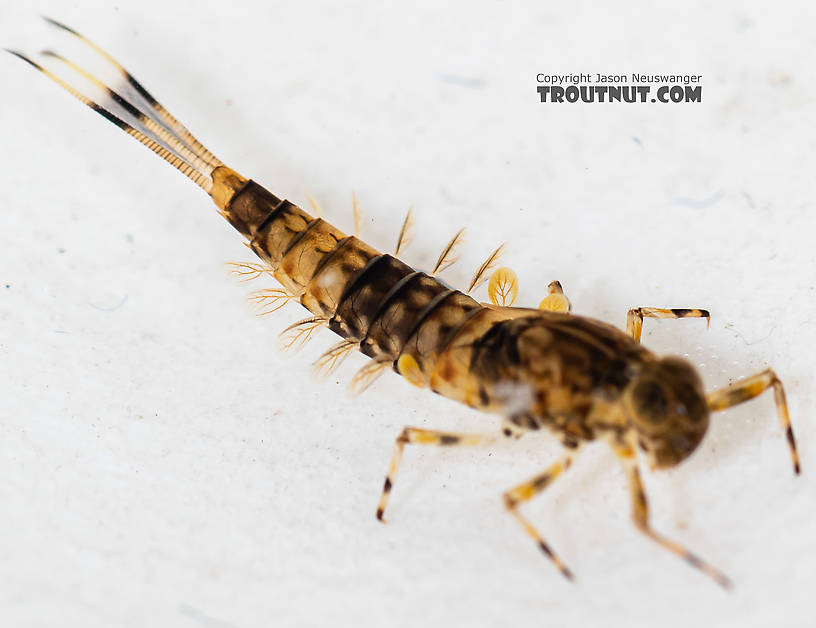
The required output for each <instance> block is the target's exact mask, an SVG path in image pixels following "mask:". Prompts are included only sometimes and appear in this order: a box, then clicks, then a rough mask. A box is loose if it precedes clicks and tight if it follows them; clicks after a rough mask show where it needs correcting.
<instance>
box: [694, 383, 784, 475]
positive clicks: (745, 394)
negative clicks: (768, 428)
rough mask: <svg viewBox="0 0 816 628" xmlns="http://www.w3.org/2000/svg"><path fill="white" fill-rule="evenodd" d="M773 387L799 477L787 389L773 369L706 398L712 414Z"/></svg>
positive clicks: (710, 394) (780, 419)
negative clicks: (786, 395)
mask: <svg viewBox="0 0 816 628" xmlns="http://www.w3.org/2000/svg"><path fill="white" fill-rule="evenodd" d="M771 387H773V389H774V401H775V402H776V414H777V416H778V417H779V425H781V426H782V430H783V431H784V432H785V438H786V439H787V441H788V447H789V448H790V453H791V459H792V460H793V472H794V473H795V474H796V475H799V452H798V451H797V450H796V439H795V438H794V437H793V427H792V426H791V422H790V415H789V414H788V402H787V401H786V399H785V389H784V388H783V387H782V382H780V381H779V378H778V377H777V376H776V373H774V372H773V371H772V370H771V369H767V370H765V371H762V372H761V373H757V374H756V375H752V376H751V377H748V378H747V379H744V380H742V381H741V382H736V383H734V384H731V385H730V386H728V387H726V388H721V389H720V390H715V391H714V392H711V393H709V394H708V395H707V396H706V402H707V403H708V408H709V409H710V410H711V411H712V412H717V411H719V410H725V409H726V408H730V407H732V406H736V405H739V404H741V403H744V402H746V401H749V400H751V399H753V398H754V397H758V396H759V395H761V394H762V393H763V392H765V391H766V390H768V389H769V388H771Z"/></svg>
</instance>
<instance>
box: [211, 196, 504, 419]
mask: <svg viewBox="0 0 816 628" xmlns="http://www.w3.org/2000/svg"><path fill="white" fill-rule="evenodd" d="M224 214H225V215H226V217H227V219H228V220H229V221H230V222H231V223H232V224H233V226H235V227H236V228H237V229H238V230H239V231H241V232H242V233H244V234H245V235H246V236H247V237H248V238H250V246H251V248H252V250H253V251H255V253H256V254H257V255H258V256H259V257H260V258H261V259H262V260H264V262H266V263H267V264H268V265H269V266H270V267H271V268H273V269H274V276H275V278H276V279H278V281H280V283H281V284H283V286H284V287H285V288H286V289H287V290H288V291H289V292H290V293H292V294H294V295H297V296H299V298H300V301H301V303H302V304H303V306H304V307H306V309H308V310H309V311H311V312H312V313H313V314H315V315H316V316H321V317H325V318H326V319H327V321H328V326H329V328H330V329H331V330H332V331H334V332H335V333H337V334H338V335H340V336H341V337H343V338H345V339H348V340H351V341H354V342H357V343H359V348H360V350H361V351H362V352H363V353H364V354H366V355H368V356H370V357H371V358H373V359H375V360H377V361H383V362H385V361H387V362H394V364H395V366H396V361H397V359H398V358H400V356H402V355H409V356H411V358H413V360H414V361H415V362H416V365H417V366H418V367H419V369H418V372H419V373H420V374H421V377H422V380H423V381H417V377H416V372H415V376H414V377H413V378H412V383H415V384H419V385H422V384H425V385H429V386H431V387H432V388H433V389H434V390H437V391H438V392H440V393H442V394H445V395H446V396H450V397H453V398H455V399H457V400H460V401H466V402H468V403H471V405H480V404H479V403H478V400H477V399H470V400H469V399H467V397H468V395H467V394H466V392H465V388H466V387H464V386H463V383H464V379H466V376H467V371H468V364H469V357H468V355H469V351H467V352H465V353H463V352H462V351H458V352H457V351H456V350H455V346H458V345H459V343H454V340H455V339H456V338H458V337H460V336H467V335H468V333H467V332H468V328H469V327H470V326H472V325H476V326H477V327H478V329H479V330H481V331H480V333H483V331H484V322H485V321H484V319H485V316H487V317H488V318H491V317H492V318H496V319H497V320H498V319H500V318H506V317H504V316H499V315H497V314H496V313H495V312H494V313H492V314H491V311H490V310H488V309H486V308H484V307H483V306H482V305H480V304H479V303H478V302H477V301H475V300H474V299H472V298H471V297H469V296H468V295H466V294H463V293H462V292H460V291H458V290H452V289H450V288H448V287H447V286H445V285H444V284H442V283H441V282H439V281H437V280H436V279H434V278H433V277H431V276H428V275H426V274H425V273H422V272H418V271H416V270H414V269H413V268H412V267H410V266H408V265H407V264H405V263H404V262H401V261H400V260H399V259H397V258H395V257H393V256H391V255H387V254H382V253H380V252H378V251H377V250H375V249H373V248H372V247H370V246H368V245H367V244H365V243H364V242H362V241H361V240H359V239H358V238H356V237H354V236H347V235H346V234H344V233H343V232H341V231H340V230H339V229H337V228H335V227H334V226H332V225H330V224H329V223H327V222H325V221H324V220H322V219H320V218H313V217H312V216H310V215H309V214H307V213H306V212H305V211H303V210H302V209H301V208H299V207H297V206H296V205H294V204H292V203H290V202H288V201H285V200H284V201H282V200H280V199H278V198H277V197H275V196H274V195H272V194H271V193H269V192H268V191H267V190H265V189H264V188H262V187H261V186H259V185H258V184H256V183H254V182H252V181H247V182H246V183H244V184H243V185H242V186H240V187H238V188H237V189H236V191H235V193H234V195H233V196H232V198H231V199H230V200H229V202H228V203H226V204H225V207H224ZM477 323H480V324H477ZM449 348H450V349H451V350H450V351H448V349H449ZM466 353H467V355H466ZM439 365H443V366H444V369H438V368H437V366H439Z"/></svg>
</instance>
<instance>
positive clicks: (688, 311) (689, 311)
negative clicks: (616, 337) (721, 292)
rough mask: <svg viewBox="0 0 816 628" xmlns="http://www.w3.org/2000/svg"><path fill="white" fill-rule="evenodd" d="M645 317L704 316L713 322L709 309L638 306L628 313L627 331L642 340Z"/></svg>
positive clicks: (708, 321) (636, 338)
mask: <svg viewBox="0 0 816 628" xmlns="http://www.w3.org/2000/svg"><path fill="white" fill-rule="evenodd" d="M644 318H704V319H706V321H707V323H708V324H709V325H710V324H711V314H709V313H708V310H701V309H698V308H662V307H638V308H635V309H633V310H629V311H628V312H627V313H626V333H627V334H629V335H630V336H632V338H634V339H635V340H637V341H638V342H640V331H641V329H642V328H643V319H644Z"/></svg>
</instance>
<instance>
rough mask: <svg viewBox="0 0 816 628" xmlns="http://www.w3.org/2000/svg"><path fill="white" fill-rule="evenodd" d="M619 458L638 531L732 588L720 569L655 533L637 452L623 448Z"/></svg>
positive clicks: (726, 586)
mask: <svg viewBox="0 0 816 628" xmlns="http://www.w3.org/2000/svg"><path fill="white" fill-rule="evenodd" d="M616 453H617V455H618V458H619V459H620V460H621V462H622V463H623V466H624V469H625V470H626V473H627V475H628V476H629V491H630V493H631V499H632V519H633V520H634V522H635V525H636V526H637V528H638V530H640V531H641V532H643V534H645V535H646V536H648V537H649V538H650V539H652V540H653V541H654V542H655V543H657V544H658V545H660V546H662V547H665V548H666V549H667V550H669V551H670V552H671V553H672V554H674V555H675V556H679V557H680V558H682V559H683V560H685V561H686V562H687V563H688V564H689V565H691V566H692V567H695V568H697V569H699V570H700V571H702V572H703V573H704V574H705V575H707V576H708V577H709V578H711V579H712V580H714V581H715V582H716V583H717V584H719V585H720V586H721V587H723V588H725V589H729V588H731V580H730V579H729V578H728V576H726V575H725V574H724V573H722V572H721V571H720V570H719V569H716V568H715V567H713V566H711V565H709V564H708V563H706V562H705V561H703V560H702V559H700V558H699V557H697V556H696V555H695V554H692V553H691V552H690V551H689V550H687V549H686V548H685V547H683V546H682V545H680V544H679V543H676V542H675V541H672V540H671V539H667V538H666V537H664V536H661V535H660V534H658V533H657V532H655V531H654V530H653V529H652V527H651V525H650V524H649V504H648V501H647V500H646V492H645V491H644V490H643V482H642V481H641V479H640V472H639V471H638V467H637V462H636V459H635V450H634V448H631V447H622V448H618V449H617V450H616Z"/></svg>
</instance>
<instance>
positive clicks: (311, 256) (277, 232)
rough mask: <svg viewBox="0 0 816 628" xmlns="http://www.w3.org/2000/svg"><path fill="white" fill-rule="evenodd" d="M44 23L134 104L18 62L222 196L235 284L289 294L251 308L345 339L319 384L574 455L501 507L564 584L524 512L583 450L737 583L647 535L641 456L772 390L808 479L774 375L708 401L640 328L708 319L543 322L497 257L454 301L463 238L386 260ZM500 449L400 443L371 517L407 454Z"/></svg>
mask: <svg viewBox="0 0 816 628" xmlns="http://www.w3.org/2000/svg"><path fill="white" fill-rule="evenodd" d="M48 21H49V22H50V23H51V24H53V25H54V26H56V27H58V28H60V29H62V30H63V31H66V32H67V33H70V34H71V35H73V36H75V37H76V38H78V39H79V40H81V41H82V42H84V44H85V45H87V46H89V47H90V48H91V49H92V50H94V51H95V52H96V53H97V54H99V55H101V57H102V58H103V59H105V60H106V62H107V63H108V64H109V65H110V66H111V67H112V68H113V69H114V70H115V71H117V72H118V75H119V76H120V77H121V80H122V84H123V88H125V89H127V90H128V91H129V92H130V94H131V95H132V96H131V97H125V96H123V95H122V93H121V92H116V91H114V90H113V89H111V88H110V87H108V86H107V85H105V84H104V83H103V82H102V81H100V80H99V79H97V78H96V77H95V76H94V75H92V74H91V73H89V72H88V71H86V70H85V69H83V68H82V67H80V66H79V65H76V64H75V63H73V62H71V61H69V60H67V59H65V58H64V57H62V56H60V55H58V54H57V53H55V52H51V51H45V52H43V53H42V58H43V60H42V61H40V62H38V61H35V60H34V59H33V58H32V57H30V56H26V55H23V54H22V53H19V52H16V51H9V52H11V53H12V54H14V55H16V56H17V57H19V58H21V59H22V60H24V61H26V62H27V63H29V64H30V65H31V66H33V67H34V68H36V69H37V70H39V71H40V72H42V73H43V74H45V75H46V76H47V77H49V78H50V79H52V80H53V81H55V82H56V83H58V84H59V85H60V86H61V87H63V88H64V89H65V90H67V91H68V92H70V93H71V94H72V95H73V96H75V97H76V98H78V99H79V100H80V101H82V102H83V103H84V104H85V105H87V106H88V107H90V108H91V109H93V110H94V111H95V112H96V113H98V114H100V115H102V116H103V117H105V118H106V119H108V120H109V121H110V122H112V123H113V124H115V125H116V126H118V127H119V128H120V129H122V130H123V131H125V132H126V133H127V134H128V135H130V136H132V137H134V138H135V139H136V140H138V141H139V142H141V143H142V144H144V145H145V146H147V147H148V148H149V149H150V150H152V151H153V152H154V153H156V154H157V155H159V156H160V157H161V158H162V159H164V160H165V161H167V162H168V163H170V164H171V165H173V166H175V167H176V168H177V169H178V170H179V171H181V172H182V173H183V174H185V175H186V176H187V177H188V178H190V179H191V180H192V181H193V182H194V183H195V184H196V185H198V186H199V187H200V188H201V189H203V190H204V191H205V192H207V193H208V194H209V195H210V196H211V197H212V200H213V201H214V202H215V205H216V207H217V209H218V212H219V213H220V214H221V215H222V216H223V217H224V218H225V219H226V220H227V221H229V223H230V224H231V225H232V226H233V227H235V229H236V230H237V231H238V232H239V233H240V234H241V235H242V236H243V237H244V238H245V243H246V244H247V245H248V246H249V247H250V248H251V249H252V251H253V252H254V253H255V254H256V255H257V257H258V258H259V260H260V261H259V263H237V264H234V266H233V270H234V272H235V274H237V275H238V276H239V277H241V278H242V279H244V280H250V279H255V278H257V277H259V276H261V275H270V276H272V277H274V278H275V279H276V280H277V281H278V282H279V283H280V284H281V287H280V288H277V289H266V290H259V291H257V292H256V293H254V294H253V295H252V297H251V298H252V299H253V300H254V301H256V302H257V303H258V304H259V305H260V306H261V308H262V311H263V312H264V313H269V312H273V311H275V310H277V309H279V308H280V307H283V306H284V305H286V304H287V303H289V302H290V301H298V302H299V303H300V304H301V305H302V306H303V307H305V308H306V309H307V310H308V311H309V312H310V316H309V317H307V318H305V319H303V320H301V321H299V322H297V323H295V324H294V325H291V326H289V327H288V328H287V329H286V330H284V334H285V336H286V338H288V340H289V342H290V343H303V342H305V341H307V340H308V339H309V338H310V337H311V336H312V334H313V332H314V331H315V330H317V329H320V328H328V329H330V330H331V331H333V332H334V333H335V334H337V336H339V337H340V341H339V342H338V343H337V344H335V345H334V346H332V347H330V348H329V349H328V350H327V351H326V352H325V353H324V354H323V355H322V356H321V357H320V358H319V359H318V361H317V363H316V366H317V368H318V369H319V370H322V371H324V372H331V371H332V370H333V369H335V368H336V367H337V366H338V365H339V364H340V363H341V362H342V360H343V359H344V358H345V357H346V356H348V355H349V354H350V352H353V351H360V352H362V353H363V354H365V355H366V356H368V357H370V358H371V361H370V362H369V363H367V364H366V366H365V367H363V368H362V369H361V370H360V371H359V372H358V373H357V374H356V375H355V376H354V377H353V379H352V386H353V387H354V388H356V389H357V390H363V389H365V388H366V387H367V386H368V385H370V384H371V382H373V381H374V380H375V379H376V378H377V377H378V376H380V375H382V374H383V373H384V372H386V371H389V370H391V371H395V372H396V373H398V374H399V375H401V376H403V377H404V378H405V379H407V380H408V382H410V383H411V384H413V385H414V386H417V387H420V388H427V389H430V390H432V391H433V392H435V393H438V394H440V395H443V396H445V397H448V398H449V399H452V400H455V401H458V402H461V403H463V404H466V405H467V406H470V407H472V408H476V409H478V410H481V411H484V412H488V413H491V414H494V415H498V416H499V417H501V433H502V434H504V435H505V436H507V437H519V436H521V435H523V434H524V433H527V432H530V431H535V430H540V429H544V428H546V429H548V430H550V431H551V432H552V433H553V434H555V435H556V437H557V438H558V439H559V440H560V441H561V443H562V444H563V446H564V448H565V454H564V456H563V457H562V459H560V460H558V461H557V462H555V463H554V464H552V465H551V466H550V467H549V468H548V469H546V470H544V471H543V472H541V473H538V474H536V475H535V476H533V477H532V478H530V479H529V480H527V481H525V482H522V483H521V484H519V485H517V486H515V487H513V488H511V489H510V490H508V491H507V492H505V493H504V496H503V497H504V505H505V507H506V508H507V510H508V512H509V513H510V514H511V515H512V516H513V517H514V518H515V519H516V520H517V521H518V522H519V523H520V524H521V526H522V527H523V528H524V530H525V531H526V533H527V534H528V535H529V536H530V537H531V538H532V539H533V540H534V541H535V542H536V544H537V545H538V546H539V547H540V549H541V550H542V551H543V552H544V554H545V555H546V556H547V557H548V558H549V559H550V560H551V561H552V562H553V564H554V565H555V566H556V567H557V568H558V569H559V570H560V571H561V573H562V574H563V575H564V576H566V577H568V578H572V574H571V572H570V570H569V569H568V568H567V567H566V565H565V564H564V563H563V562H562V561H561V559H560V558H559V557H558V556H557V555H556V553H555V552H554V551H553V550H552V549H551V547H550V545H549V544H548V543H546V542H545V540H544V539H543V538H542V537H541V535H540V534H539V532H538V531H537V530H536V529H535V528H534V527H533V525H532V524H531V523H530V522H529V521H528V520H527V519H526V518H525V517H524V516H523V515H522V514H521V512H520V510H519V507H520V506H521V504H523V503H524V502H526V501H528V500H530V499H531V498H533V497H534V496H536V495H537V494H539V493H541V492H542V491H543V490H544V489H545V488H547V487H548V486H549V485H550V484H551V483H552V482H553V481H554V480H555V479H556V478H557V477H558V476H559V475H560V474H562V473H563V472H564V471H566V470H567V469H568V468H569V467H570V466H571V465H572V463H573V461H574V460H575V458H576V457H577V456H578V454H579V452H580V450H581V448H582V446H583V445H585V444H586V443H588V442H590V441H594V440H603V441H606V442H607V443H608V444H609V445H610V446H611V447H612V449H613V451H614V452H615V454H616V455H617V457H618V458H619V460H620V461H621V463H622V465H623V467H624V469H625V471H626V474H627V477H628V482H629V488H630V493H631V507H632V516H633V519H634V522H635V524H636V526H637V527H638V529H639V530H641V531H642V532H643V533H644V534H645V535H646V536H648V537H649V538H651V539H652V540H654V541H655V542H656V543H658V544H660V545H661V546H663V547H664V548H666V549H667V550H669V551H670V552H672V553H674V554H676V555H677V556H679V557H681V558H683V559H684V560H686V561H687V562H688V563H689V564H691V565H692V566H694V567H696V568H697V569H699V570H700V571H702V572H703V573H705V574H706V575H708V576H710V577H711V578H713V579H714V580H715V581H716V582H718V583H719V584H721V585H723V586H728V585H729V583H730V581H729V579H728V578H727V577H726V576H725V575H724V574H723V573H722V572H720V571H719V570H717V569H715V568H714V567H713V566H711V565H710V564H708V563H707V562H704V561H703V560H701V559H700V558H698V557H697V556H696V555H695V554H692V553H691V552H689V551H688V550H686V549H685V548H684V547H682V546H681V545H679V544H677V543H675V542H674V541H672V540H669V539H667V538H665V537H663V536H662V535H660V534H658V533H657V532H655V531H654V530H653V529H652V527H651V525H650V522H649V508H648V503H647V499H646V495H645V492H644V489H643V484H642V481H641V476H640V471H639V467H638V457H637V452H638V451H640V452H642V454H643V456H644V457H645V459H646V460H647V461H648V463H649V465H650V466H651V467H652V468H653V469H663V468H669V467H673V466H675V465H677V464H679V463H680V462H682V461H683V460H685V459H686V458H688V457H689V456H690V455H691V454H692V452H694V451H695V450H696V449H697V447H698V446H699V444H700V442H701V440H702V439H703V436H704V435H705V433H706V430H707V428H708V426H709V421H710V416H711V414H712V413H713V412H717V411H720V410H725V409H726V408H730V407H732V406H735V405H737V404H740V403H743V402H745V401H748V400H750V399H753V398H754V397H756V396H758V395H760V394H761V393H763V392H764V391H766V390H768V389H772V390H773V393H774V399H775V403H776V409H777V414H778V418H779V422H780V424H781V426H782V429H783V431H784V433H785V436H786V438H787V442H788V446H789V449H790V455H791V458H792V461H793V468H794V472H795V473H796V474H798V473H799V459H798V454H797V450H796V443H795V440H794V436H793V430H792V428H791V424H790V419H789V416H788V409H787V404H786V401H785V393H784V389H783V387H782V383H781V382H780V381H779V379H778V378H777V376H776V374H775V373H774V372H773V371H772V370H770V369H768V370H765V371H763V372H761V373H757V374H755V375H753V376H750V377H747V378H745V379H743V380H741V381H739V382H737V383H735V384H733V385H731V386H729V387H727V388H724V389H721V390H715V391H713V392H709V393H706V392H705V391H704V389H703V384H702V381H701V379H700V376H699V375H698V373H697V372H696V370H695V369H694V368H693V367H692V365H691V364H689V363H688V362H687V361H685V360H683V359H680V358H677V357H660V356H657V355H656V354H655V353H653V352H651V351H649V350H648V349H646V348H645V347H644V346H643V345H641V343H640V336H641V329H642V325H643V320H644V318H689V317H696V318H705V319H707V320H708V319H709V318H710V317H709V313H708V311H706V310H703V309H699V308H656V307H639V308H634V309H631V310H629V312H628V314H627V318H626V329H625V330H620V329H617V328H615V327H613V326H611V325H608V324H606V323H603V322H600V321H597V320H594V319H591V318H587V317H583V316H578V315H575V314H573V313H571V306H570V302H569V300H568V299H567V297H566V296H565V294H564V291H563V288H562V286H561V284H560V283H559V282H557V281H553V282H552V283H550V285H549V293H548V294H547V295H546V296H545V298H544V299H543V300H542V301H541V303H540V305H539V307H538V308H536V309H533V308H519V307H513V303H514V302H515V298H516V294H517V292H518V282H517V279H516V275H515V273H514V272H513V271H512V270H510V269H509V268H506V267H502V268H495V266H497V260H498V258H499V255H500V253H501V247H499V249H497V250H496V251H494V252H493V253H492V254H491V255H490V256H489V257H488V258H487V260H485V262H484V263H483V264H482V265H481V266H480V268H479V269H478V270H477V271H476V273H475V275H474V276H473V279H472V281H471V282H470V285H469V287H468V289H467V290H466V291H460V290H456V289H454V288H451V287H450V286H448V285H447V284H445V283H444V282H442V281H440V280H439V279H437V277H436V274H437V273H438V272H440V271H441V270H442V269H444V268H445V267H446V266H447V265H448V264H449V263H451V260H452V259H453V254H454V251H455V249H456V247H457V245H458V244H459V243H460V241H461V232H459V233H457V234H456V235H455V236H454V237H453V238H452V239H451V240H450V242H449V243H448V244H447V246H446V247H445V249H444V250H443V252H442V254H441V255H440V256H439V259H438V260H437V262H436V264H435V266H434V267H433V268H432V269H431V270H430V271H428V272H422V271H418V270H415V269H414V268H412V267H411V266H409V265H408V264H406V263H404V262H402V261H400V259H399V258H398V255H399V252H400V250H401V249H402V247H403V246H404V245H405V243H406V242H407V240H408V238H409V232H410V226H411V217H410V213H409V216H408V217H407V218H406V220H405V222H404V224H403V228H402V230H401V231H400V234H399V237H398V241H397V246H396V248H395V249H394V252H393V254H388V253H381V252H379V251H378V250H376V249H375V248H373V247H371V246H369V245H368V244H366V243H365V242H363V241H362V240H360V239H359V238H358V237H357V235H356V233H355V234H354V235H349V234H346V233H344V232H342V231H340V230H339V229H338V228H337V227H335V226H333V225H331V224H329V223H328V222H326V221H325V220H323V219H322V218H320V217H315V216H312V215H310V214H309V213H307V212H306V211H304V210H303V209H301V208H300V207H298V206H296V205H295V204H293V203H291V202H289V201H287V200H283V199H281V198H278V197H277V196H275V195H274V194H272V193H271V192H269V191H267V190H266V189H265V188H263V187H262V186H260V185H259V184H258V183H256V182H255V181H253V180H251V179H248V178H246V177H244V176H242V175H240V174H239V173H238V172H236V171H235V170H233V169H232V168H230V167H228V166H226V165H224V164H223V163H222V162H221V161H220V160H219V159H218V158H217V157H215V155H213V153H211V152H210V151H209V150H207V149H206V148H205V147H204V146H203V145H202V144H201V143H200V142H199V141H198V140H197V139H196V138H195V137H194V136H193V135H192V134H191V133H190V131H188V130H187V128H186V127H184V126H183V125H182V124H181V123H180V122H178V120H176V118H174V117H173V116H172V115H171V114H170V113H169V112H168V111H167V110H166V109H165V108H164V107H162V105H160V104H159V102H158V101H157V100H156V99H155V98H153V96H152V95H151V94H150V93H149V92H147V90H145V89H144V87H142V85H141V84H140V83H139V82H138V81H137V80H136V79H135V78H134V77H133V76H132V75H131V74H130V73H129V72H128V71H127V70H125V68H124V67H123V66H121V65H120V64H119V63H118V62H117V61H116V60H115V59H113V57H111V56H110V55H108V54H107V53H106V52H105V51H103V50H102V49H101V48H99V47H98V46H97V45H96V44H94V43H92V42H90V41H89V40H87V39H86V38H84V37H83V36H82V35H80V34H79V33H77V32H76V31H74V30H72V29H70V28H68V27H67V26H65V25H63V24H60V23H58V22H55V21H53V20H48ZM66 77H69V78H66ZM77 81H84V82H85V83H86V84H90V85H93V86H94V88H95V89H98V90H101V91H102V92H103V93H104V94H105V97H106V98H107V99H108V100H109V101H110V102H112V103H115V106H116V107H118V109H119V110H121V111H122V112H124V113H122V116H123V117H119V116H118V115H116V114H115V113H113V112H112V111H111V110H110V108H106V107H103V106H102V105H100V104H98V103H97V102H95V101H94V100H92V99H91V98H89V97H88V96H87V95H86V93H87V92H86V91H83V90H81V89H79V88H78V87H76V82H77ZM126 119H127V120H126ZM128 120H129V121H128ZM355 222H356V221H355ZM488 280H489V283H488V294H489V297H490V302H489V303H480V302H479V301H477V300H476V299H474V298H473V297H472V296H470V293H471V292H472V291H473V290H474V289H476V288H477V287H478V286H479V285H481V284H482V283H483V282H485V281H488ZM492 438H493V435H478V434H457V433H449V432H443V431H436V430H428V429H419V428H415V427H406V428H405V429H403V430H402V432H401V433H400V434H399V436H398V437H397V439H396V444H395V449H394V453H393V456H392V458H391V463H390V466H389V469H388V473H387V475H386V478H385V483H384V486H383V489H382V493H381V495H380V499H379V503H378V505H377V509H376V516H377V518H378V519H380V520H383V521H384V514H385V509H386V505H387V501H388V498H389V496H390V494H391V492H392V489H393V486H394V481H395V479H396V475H397V471H398V468H399V464H400V461H401V458H402V453H403V449H404V447H405V445H406V444H408V443H411V444H421V445H441V446H454V445H476V444H480V443H484V442H486V441H488V440H490V439H492Z"/></svg>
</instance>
